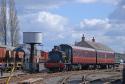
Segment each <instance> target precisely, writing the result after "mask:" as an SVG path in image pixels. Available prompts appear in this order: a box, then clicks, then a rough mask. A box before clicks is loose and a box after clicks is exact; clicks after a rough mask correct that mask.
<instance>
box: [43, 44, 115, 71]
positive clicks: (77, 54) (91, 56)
mask: <svg viewBox="0 0 125 84" xmlns="http://www.w3.org/2000/svg"><path fill="white" fill-rule="evenodd" d="M55 50H56V52H61V53H62V54H60V55H59V54H57V53H55V51H53V54H51V55H49V56H48V59H49V60H51V61H48V62H47V63H46V65H45V67H47V68H49V67H51V68H52V67H53V68H54V67H55V66H56V68H59V69H60V68H62V67H61V66H58V67H57V65H59V64H60V63H61V64H62V63H63V64H64V65H65V67H66V68H68V69H72V68H73V69H74V68H77V69H82V68H88V67H89V68H94V67H95V66H97V65H98V67H100V68H101V67H106V66H107V65H113V64H114V60H115V59H114V57H115V55H114V53H113V52H108V51H99V50H95V49H93V48H86V47H78V46H70V45H67V44H62V45H60V46H58V47H57V48H55ZM54 58H58V59H56V61H57V62H56V63H55V62H53V61H55V60H54ZM47 65H49V66H47ZM50 65H51V66H50ZM65 67H64V68H65Z"/></svg>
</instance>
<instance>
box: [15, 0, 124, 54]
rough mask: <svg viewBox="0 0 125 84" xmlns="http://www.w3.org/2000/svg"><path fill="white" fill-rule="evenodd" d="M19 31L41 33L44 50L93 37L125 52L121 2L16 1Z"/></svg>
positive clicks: (71, 0) (100, 0) (72, 0)
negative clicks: (83, 37)
mask: <svg viewBox="0 0 125 84" xmlns="http://www.w3.org/2000/svg"><path fill="white" fill-rule="evenodd" d="M15 1H16V9H17V13H18V18H19V22H20V28H21V31H22V32H25V31H31V32H32V31H41V32H43V36H44V37H43V45H44V46H43V49H45V50H50V49H51V48H52V47H53V45H58V44H60V43H67V44H73V43H74V42H75V41H80V39H81V36H82V34H83V33H84V34H85V36H86V40H91V39H92V37H93V36H94V37H95V38H96V42H100V43H103V44H106V45H108V46H110V47H111V48H112V49H113V50H115V51H119V52H125V38H124V36H125V25H124V23H125V21H124V19H123V18H125V12H124V11H125V1H124V0H15Z"/></svg>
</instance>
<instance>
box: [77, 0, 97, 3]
mask: <svg viewBox="0 0 125 84" xmlns="http://www.w3.org/2000/svg"><path fill="white" fill-rule="evenodd" d="M76 2H78V3H95V2H97V0H76Z"/></svg>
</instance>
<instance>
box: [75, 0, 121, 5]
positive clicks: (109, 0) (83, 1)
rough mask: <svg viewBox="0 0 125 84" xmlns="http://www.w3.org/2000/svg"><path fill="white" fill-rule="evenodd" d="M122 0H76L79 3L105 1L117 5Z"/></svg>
mask: <svg viewBox="0 0 125 84" xmlns="http://www.w3.org/2000/svg"><path fill="white" fill-rule="evenodd" d="M119 1H120V0H76V2H77V3H82V4H89V3H105V4H113V5H117V4H118V3H119Z"/></svg>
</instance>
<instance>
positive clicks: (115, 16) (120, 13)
mask: <svg viewBox="0 0 125 84" xmlns="http://www.w3.org/2000/svg"><path fill="white" fill-rule="evenodd" d="M109 19H110V22H111V23H116V24H124V23H125V1H124V0H122V1H121V2H119V4H118V6H117V8H116V9H115V10H114V11H113V12H112V13H111V14H110V16H109Z"/></svg>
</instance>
